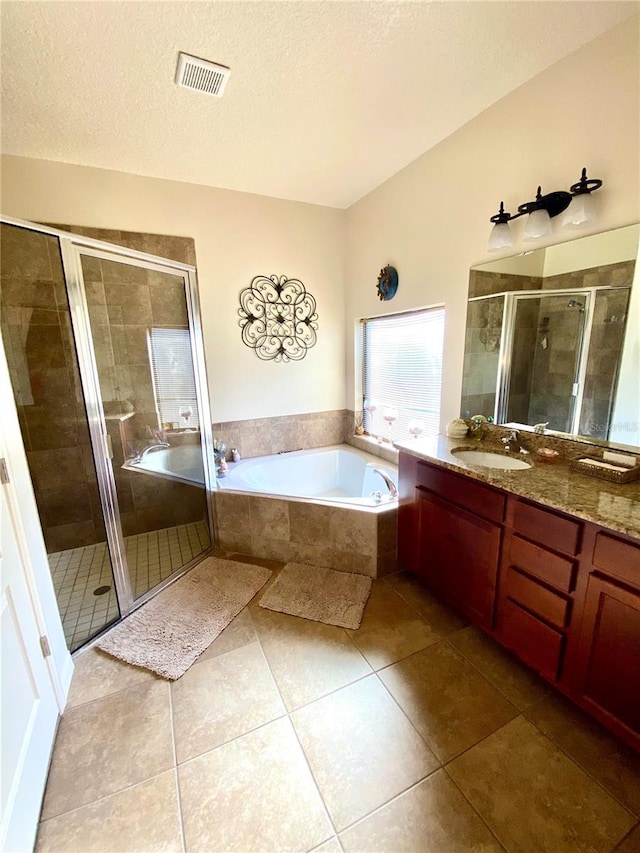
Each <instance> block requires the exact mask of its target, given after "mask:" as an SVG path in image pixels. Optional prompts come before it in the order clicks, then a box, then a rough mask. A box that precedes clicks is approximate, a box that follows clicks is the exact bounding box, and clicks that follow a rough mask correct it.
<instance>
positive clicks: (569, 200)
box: [488, 167, 602, 252]
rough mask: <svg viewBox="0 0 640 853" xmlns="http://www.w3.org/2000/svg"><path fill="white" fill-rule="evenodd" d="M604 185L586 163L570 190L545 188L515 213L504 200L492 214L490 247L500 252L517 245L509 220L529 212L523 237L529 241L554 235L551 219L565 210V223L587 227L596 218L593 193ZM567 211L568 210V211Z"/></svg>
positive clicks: (563, 223)
mask: <svg viewBox="0 0 640 853" xmlns="http://www.w3.org/2000/svg"><path fill="white" fill-rule="evenodd" d="M601 186H602V181H601V180H599V179H598V178H588V177H587V169H586V167H585V168H584V169H583V170H582V176H581V177H580V180H579V181H577V182H576V183H575V184H572V185H571V186H570V187H569V192H566V191H564V190H560V191H558V192H553V193H547V194H546V195H542V188H541V187H538V192H537V194H536V197H535V199H534V200H533V201H527V202H525V203H524V204H521V205H519V206H518V212H517V213H514V214H513V215H512V214H511V213H509V212H508V211H506V210H505V209H504V202H502V201H501V202H500V210H499V211H498V213H496V214H495V216H492V217H491V222H493V229H492V231H491V235H490V236H489V245H488V249H489V251H490V252H497V251H499V250H500V249H509V248H511V246H513V235H512V233H511V229H510V228H509V222H511V221H512V220H513V219H518V218H519V217H520V216H524V215H525V214H527V216H528V219H527V224H526V226H525V229H524V234H523V235H522V239H523V240H524V241H525V242H530V241H531V240H541V239H543V238H546V237H549V236H550V235H551V219H552V218H553V217H554V216H558V215H559V214H560V213H564V216H563V218H562V227H564V228H584V227H585V226H586V225H589V224H590V223H591V222H592V221H593V220H594V218H595V211H594V208H593V199H592V198H591V193H592V192H594V191H595V190H597V189H600V187H601ZM565 211H566V212H565Z"/></svg>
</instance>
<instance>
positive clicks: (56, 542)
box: [0, 225, 105, 553]
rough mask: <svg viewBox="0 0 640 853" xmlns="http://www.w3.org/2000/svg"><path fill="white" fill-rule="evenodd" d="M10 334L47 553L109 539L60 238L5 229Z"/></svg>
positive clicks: (3, 289)
mask: <svg viewBox="0 0 640 853" xmlns="http://www.w3.org/2000/svg"><path fill="white" fill-rule="evenodd" d="M0 293H1V298H2V301H1V309H0V316H1V320H2V339H3V343H4V348H5V353H6V356H7V361H8V363H9V374H10V377H11V384H12V387H13V393H14V397H15V401H16V406H17V410H18V417H19V419H20V428H21V432H22V438H23V442H24V445H25V450H26V452H27V460H28V463H29V470H30V472H31V478H32V480H33V484H34V490H35V496H36V502H37V505H38V512H39V514H40V519H41V523H42V528H43V532H44V538H45V543H46V547H47V550H48V551H49V552H50V553H51V552H54V551H61V550H63V549H65V548H76V547H79V546H82V545H90V544H93V543H95V542H100V541H104V539H105V530H104V525H103V521H102V510H101V507H100V500H99V497H98V490H97V486H96V479H95V471H94V468H93V460H92V456H91V447H90V443H89V430H88V427H87V420H86V414H85V411H84V405H83V398H82V393H81V390H80V379H79V376H78V369H77V365H76V357H75V349H74V345H73V338H72V335H71V325H70V319H69V307H68V304H67V298H66V293H65V288H64V284H63V276H62V263H61V260H60V253H59V250H58V242H57V240H56V239H55V238H53V237H47V236H45V235H43V234H37V233H35V232H33V231H25V230H23V229H17V228H14V227H12V226H7V225H3V226H2V279H1V283H0Z"/></svg>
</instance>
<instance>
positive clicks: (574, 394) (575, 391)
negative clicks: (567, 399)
mask: <svg viewBox="0 0 640 853" xmlns="http://www.w3.org/2000/svg"><path fill="white" fill-rule="evenodd" d="M579 392H580V383H579V382H574V383H573V388H572V389H571V396H572V397H577V396H578V394H579Z"/></svg>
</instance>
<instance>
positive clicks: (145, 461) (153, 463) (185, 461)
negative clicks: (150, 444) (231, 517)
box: [122, 444, 204, 486]
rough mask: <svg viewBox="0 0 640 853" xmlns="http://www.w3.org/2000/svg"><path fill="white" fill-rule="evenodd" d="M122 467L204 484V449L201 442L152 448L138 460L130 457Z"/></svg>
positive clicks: (194, 483)
mask: <svg viewBox="0 0 640 853" xmlns="http://www.w3.org/2000/svg"><path fill="white" fill-rule="evenodd" d="M122 467H123V468H124V469H125V470H129V471H139V472H140V473H141V474H151V475H152V476H155V477H163V478H165V479H167V480H174V481H177V482H179V483H186V484H187V485H192V486H193V485H197V486H204V466H203V464H202V449H201V447H200V445H199V444H185V445H182V446H179V447H163V448H161V449H160V450H152V451H151V452H150V453H147V454H146V455H145V456H143V457H142V459H140V460H139V461H138V462H134V461H133V460H131V459H129V460H128V461H127V462H125V463H124V465H123V466H122Z"/></svg>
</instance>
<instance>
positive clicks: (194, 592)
mask: <svg viewBox="0 0 640 853" xmlns="http://www.w3.org/2000/svg"><path fill="white" fill-rule="evenodd" d="M270 577H271V572H270V571H269V569H265V568H263V567H262V566H252V565H249V564H248V563H238V562H235V561H234V560H221V559H218V558H217V557H208V558H207V559H206V560H203V562H202V563H199V564H198V565H197V566H196V567H195V568H194V569H191V571H190V572H187V574H186V575H185V576H184V577H182V578H180V580H178V581H176V582H175V583H174V584H171V586H169V587H167V589H164V590H163V591H162V592H159V593H158V595H156V597H155V598H152V599H151V601H148V602H147V603H146V604H143V605H142V607H141V608H140V609H139V610H136V611H135V613H132V614H131V616H128V617H127V618H126V619H125V620H124V621H123V622H121V623H120V624H119V625H116V626H115V628H113V629H112V630H111V631H109V633H108V634H106V635H105V636H104V637H103V638H102V640H100V642H99V643H98V648H99V649H102V650H103V651H105V652H108V654H110V655H113V656H114V657H116V658H120V660H123V661H126V662H127V663H132V664H134V665H135V666H142V667H144V668H145V669H150V670H151V671H152V672H155V673H157V674H158V675H161V676H162V677H163V678H168V679H169V680H170V681H175V679H176V678H180V676H181V675H184V673H185V672H186V671H187V670H188V669H189V667H190V666H191V664H192V663H193V662H194V661H195V660H196V659H197V658H198V656H199V655H201V654H202V652H203V651H204V650H205V649H206V648H207V647H208V646H210V645H211V643H212V642H213V641H214V640H215V638H216V637H217V636H218V634H220V633H221V632H222V631H223V630H224V628H226V627H227V625H228V624H229V622H231V620H232V619H233V617H234V616H236V615H237V614H238V613H239V612H240V611H241V610H242V608H243V607H244V606H245V605H246V604H248V603H249V602H250V601H251V599H252V598H253V596H254V595H255V594H256V592H258V590H259V589H261V588H262V587H263V586H264V584H265V583H266V582H267V581H268V580H269V578H270Z"/></svg>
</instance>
